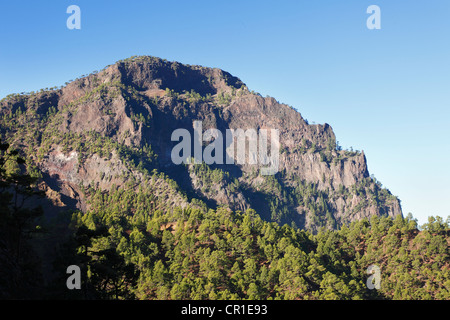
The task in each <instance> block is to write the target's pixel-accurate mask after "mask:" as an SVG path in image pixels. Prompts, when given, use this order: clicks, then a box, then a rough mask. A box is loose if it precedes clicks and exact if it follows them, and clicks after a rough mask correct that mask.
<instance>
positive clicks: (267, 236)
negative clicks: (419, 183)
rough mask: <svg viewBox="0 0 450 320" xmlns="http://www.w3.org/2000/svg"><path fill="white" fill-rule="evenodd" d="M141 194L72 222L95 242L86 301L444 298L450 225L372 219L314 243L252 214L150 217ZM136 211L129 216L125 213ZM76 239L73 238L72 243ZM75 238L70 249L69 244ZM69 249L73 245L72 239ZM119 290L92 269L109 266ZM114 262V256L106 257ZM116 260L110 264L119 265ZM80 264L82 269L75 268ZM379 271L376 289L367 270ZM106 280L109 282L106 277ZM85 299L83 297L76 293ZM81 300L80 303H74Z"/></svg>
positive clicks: (120, 197)
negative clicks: (91, 298)
mask: <svg viewBox="0 0 450 320" xmlns="http://www.w3.org/2000/svg"><path fill="white" fill-rule="evenodd" d="M145 198H146V195H144V194H141V193H138V194H135V193H129V192H126V191H120V190H116V191H115V192H114V194H112V195H107V194H103V195H100V194H98V195H97V196H96V197H95V200H94V201H93V203H92V204H93V209H92V210H91V211H90V212H88V213H87V214H86V215H82V214H75V215H74V222H75V225H76V228H75V230H78V231H77V232H80V230H81V231H82V232H85V233H86V232H87V230H90V231H89V232H91V234H100V233H101V231H102V230H108V232H107V233H103V234H102V236H96V237H92V239H91V240H90V242H89V246H87V247H86V246H80V245H76V246H75V248H77V249H78V255H80V254H85V253H86V252H87V256H88V259H85V260H84V261H87V262H85V266H86V268H85V270H87V273H86V274H87V276H86V277H85V278H84V279H85V283H84V286H86V287H87V288H90V289H89V290H91V291H90V292H89V294H90V295H91V296H100V297H109V298H116V297H117V298H125V299H126V298H134V299H449V298H450V269H449V249H448V240H449V238H448V234H449V227H450V226H449V221H447V222H444V221H443V220H442V219H441V218H430V222H429V223H428V224H426V225H425V226H423V230H422V231H419V229H418V228H417V225H416V222H415V221H414V220H413V219H412V217H410V216H409V217H407V218H401V217H397V218H396V219H395V220H392V219H390V218H387V217H383V218H378V217H373V218H372V219H371V220H370V221H369V220H367V219H364V220H361V221H358V222H354V223H352V224H351V225H349V226H344V227H343V228H342V229H341V230H339V231H325V230H321V231H320V232H319V233H318V234H317V235H313V234H311V233H309V232H307V231H303V230H299V229H294V228H292V227H290V226H288V225H284V226H279V225H278V224H276V223H269V222H265V221H263V220H261V218H260V217H259V216H258V215H257V214H256V213H255V212H254V211H252V210H248V211H246V212H243V213H240V212H231V211H229V210H227V209H224V208H219V209H218V210H209V211H206V212H205V211H201V210H198V209H185V210H181V209H177V210H174V211H173V212H170V213H169V212H166V213H162V212H161V211H159V210H156V211H155V210H152V207H151V204H150V202H147V203H146V202H145V201H142V200H144V199H145ZM135 205H139V209H137V210H136V211H132V210H130V209H131V208H133V207H134V206H135ZM74 239H75V240H76V238H74ZM75 240H74V241H75ZM75 242H76V241H75ZM103 252H109V253H110V255H113V257H115V260H114V261H118V262H120V264H119V265H120V266H121V268H123V270H125V269H127V268H128V269H127V270H128V273H125V271H121V270H122V269H118V270H115V271H114V272H115V273H114V274H115V277H116V278H117V277H119V276H120V277H119V278H120V281H117V282H116V283H120V286H118V287H117V286H113V285H109V286H108V285H106V286H105V285H104V281H106V280H105V279H102V274H101V273H99V271H96V270H97V269H100V270H101V269H102V268H101V267H100V265H103V267H104V268H107V267H110V266H111V262H109V260H108V259H107V258H104V257H102V255H99V253H103ZM110 259H111V258H110ZM118 262H117V263H118ZM80 263H81V261H80ZM371 264H376V265H378V266H379V267H380V268H381V277H382V279H381V289H380V290H369V289H368V288H367V286H366V283H365V281H366V279H367V275H366V274H365V271H366V269H367V267H368V266H369V265H371ZM108 279H109V278H108ZM81 294H82V292H80V295H81ZM79 298H82V297H81V296H80V297H79Z"/></svg>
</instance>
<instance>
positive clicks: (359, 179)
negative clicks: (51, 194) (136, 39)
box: [0, 57, 401, 231]
mask: <svg viewBox="0 0 450 320" xmlns="http://www.w3.org/2000/svg"><path fill="white" fill-rule="evenodd" d="M0 108H1V109H0V112H1V115H2V117H3V121H2V127H1V129H2V134H3V135H4V136H5V137H7V138H8V139H9V141H11V142H13V143H15V144H16V145H18V146H24V147H25V148H26V149H27V151H28V153H29V154H30V156H31V158H32V159H33V161H34V163H35V164H36V166H38V167H39V168H40V169H41V170H42V172H43V180H44V182H45V183H46V184H47V186H48V187H50V188H51V189H52V190H57V191H58V192H60V193H61V194H63V195H64V196H65V197H66V198H67V199H70V200H71V201H69V202H70V205H69V204H68V206H71V207H76V208H78V209H81V210H83V211H85V210H88V209H89V207H88V204H87V202H86V200H87V198H86V197H87V196H86V195H85V194H84V192H83V188H85V187H93V188H99V189H101V190H105V191H108V190H110V189H111V188H112V187H113V186H114V187H117V186H124V185H125V182H126V181H127V180H129V179H130V176H132V179H133V180H134V181H136V182H137V183H136V185H139V182H143V181H144V180H145V179H147V178H148V176H149V175H148V174H147V173H148V172H150V171H152V170H153V171H152V172H155V171H158V172H163V173H164V174H165V175H166V176H165V178H163V177H160V176H159V175H155V174H153V175H151V181H153V183H152V184H151V187H152V188H154V192H155V195H157V196H159V197H162V198H164V202H165V203H166V205H167V207H168V208H169V207H176V206H180V207H186V206H188V205H190V203H191V204H192V199H199V200H201V201H203V202H204V203H205V204H206V205H208V206H210V207H215V206H217V205H225V206H228V207H230V208H231V209H234V210H245V209H247V208H254V209H256V210H257V212H258V213H260V214H261V216H263V217H264V218H266V219H268V220H273V221H277V222H279V223H295V224H296V225H297V226H299V227H302V228H309V229H311V230H313V231H314V230H317V228H319V227H320V226H328V227H338V226H339V225H341V224H343V223H347V222H350V221H352V220H355V219H360V218H363V217H370V216H372V215H389V216H395V215H399V214H401V207H400V202H399V200H398V199H397V198H395V197H394V196H392V195H391V194H390V192H389V191H388V190H386V189H383V188H381V185H380V184H379V183H377V182H376V180H374V178H372V177H370V175H369V172H368V170H367V163H366V158H365V155H364V153H363V152H353V151H347V150H340V148H339V147H338V146H337V145H336V137H335V135H334V133H333V130H332V128H331V126H330V125H328V124H324V125H310V124H308V123H307V121H305V120H304V119H303V118H302V116H301V114H300V113H299V112H298V111H296V110H295V109H293V108H292V107H290V106H287V105H285V104H281V103H279V102H277V101H276V100H275V99H274V98H271V97H265V98H264V97H261V96H260V95H259V94H256V93H253V92H250V91H249V90H248V89H247V87H246V85H245V84H244V83H242V81H240V80H239V79H238V78H236V77H233V76H232V75H230V74H229V73H227V72H225V71H222V70H220V69H214V68H205V67H201V66H189V65H183V64H180V63H178V62H168V61H166V60H162V59H159V58H154V57H133V58H130V59H126V60H123V61H119V62H117V63H116V64H114V65H111V66H108V67H106V68H105V69H104V70H102V71H100V72H98V73H95V74H91V75H88V76H85V77H83V78H80V79H77V80H75V81H73V82H71V83H69V84H67V85H66V86H65V87H63V88H61V89H58V90H46V91H44V90H43V91H41V92H39V93H32V94H21V95H10V96H8V97H7V98H6V99H3V100H2V101H1V102H0ZM24 118H25V119H24ZM6 119H16V120H15V122H14V125H12V124H8V122H7V121H6ZM193 121H202V124H203V130H207V129H209V128H217V129H219V130H220V131H221V132H225V130H227V129H243V130H246V129H255V130H256V131H257V132H258V130H260V129H277V130H279V142H280V155H279V159H280V163H279V170H278V171H279V172H278V173H277V174H276V175H275V176H271V177H263V176H260V175H258V170H257V168H256V169H255V166H254V165H249V164H243V165H238V164H229V165H211V166H201V167H196V166H199V165H192V164H191V165H175V164H174V163H173V161H172V160H171V152H172V149H173V147H174V145H175V144H176V143H178V142H174V141H172V139H171V135H172V133H173V131H174V130H176V129H180V128H185V129H187V130H188V131H189V132H191V133H193ZM27 128H28V130H29V131H30V132H31V131H34V133H33V137H35V138H36V140H37V142H30V140H31V138H30V137H29V135H31V133H29V135H26V134H25V135H23V132H24V130H25V132H28V131H27ZM21 132H22V135H21V134H20V133H21ZM105 149H106V151H105ZM123 150H128V151H127V152H130V153H132V156H130V157H128V158H126V157H124V156H123V155H124V152H125V151H123ZM143 150H144V151H145V152H143ZM149 150H151V151H149ZM136 159H138V160H139V161H137V162H140V165H137V166H136V165H134V164H136V163H135V162H136ZM130 162H131V163H134V164H133V165H131V164H130ZM146 172H147V173H146ZM145 177H147V178H145ZM145 181H149V180H145ZM170 181H176V183H177V185H178V186H177V187H174V185H173V184H172V183H171V182H170ZM167 190H171V191H170V192H167ZM66 202H67V201H66Z"/></svg>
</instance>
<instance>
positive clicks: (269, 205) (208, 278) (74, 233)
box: [0, 56, 450, 311]
mask: <svg viewBox="0 0 450 320" xmlns="http://www.w3.org/2000/svg"><path fill="white" fill-rule="evenodd" d="M199 121H201V127H202V129H203V131H204V132H202V135H203V134H204V135H205V136H206V135H207V132H209V133H212V132H215V133H216V134H217V133H218V132H219V133H224V134H222V138H223V136H226V133H227V132H229V131H227V130H231V129H235V130H239V129H242V130H245V132H250V133H251V132H252V131H251V130H254V133H255V135H256V137H257V138H258V139H261V140H259V142H261V141H262V142H264V141H265V140H264V139H262V138H261V137H264V135H263V132H266V131H264V130H268V131H267V133H268V132H270V141H271V142H272V141H275V142H276V143H275V144H272V143H270V156H268V154H266V156H267V157H264V152H263V153H262V155H263V156H262V157H260V158H258V160H259V162H258V161H256V164H253V163H251V159H252V157H251V154H246V155H245V157H244V159H243V160H245V161H239V160H240V159H239V152H238V151H237V153H236V157H235V158H232V159H226V160H227V161H225V164H220V163H213V162H211V163H210V161H209V160H210V159H209V158H208V157H207V156H208V152H207V151H208V150H209V151H211V150H212V148H211V146H212V145H214V146H216V148H214V152H211V153H210V155H211V156H212V154H213V153H214V158H216V156H217V155H218V154H220V153H221V152H225V153H226V151H227V149H228V147H230V145H232V144H231V143H229V141H226V139H225V143H224V144H222V146H221V147H220V141H222V142H223V139H220V135H219V134H217V135H216V136H215V139H211V140H214V141H209V140H208V139H206V140H207V141H198V142H197V144H196V142H195V141H196V140H195V138H196V137H197V135H198V134H199V131H198V127H197V124H199ZM180 129H184V131H183V130H181V131H180ZM209 129H217V130H216V131H214V130H209ZM269 129H270V130H269ZM272 129H276V130H278V131H273V130H272ZM177 130H178V131H177ZM208 130H209V131H208ZM176 132H177V133H180V132H181V133H184V134H186V133H187V134H189V135H190V136H191V137H192V136H193V137H194V139H191V141H188V142H189V143H187V144H186V145H187V146H190V147H191V148H190V149H191V151H192V152H191V153H190V154H189V152H187V154H186V155H184V154H183V157H182V158H183V159H187V158H189V156H192V154H194V156H196V150H197V151H199V150H200V151H203V154H202V155H203V156H205V155H206V156H205V157H203V158H204V159H203V160H205V161H204V162H201V163H195V162H192V161H189V162H186V163H180V164H177V161H174V150H176V149H177V147H179V146H180V144H181V143H182V142H183V143H184V140H183V141H180V140H177V139H176V136H177V135H176V134H175V139H174V133H176ZM255 135H252V134H250V135H249V137H250V139H249V140H248V142H247V143H245V145H248V146H249V147H250V146H251V144H252V143H253V142H254V141H256V138H255ZM258 135H259V137H258ZM273 137H277V138H278V139H274V140H272V138H273ZM200 142H202V143H203V142H204V145H203V144H200ZM183 145H184V144H183ZM260 146H261V144H258V147H260ZM200 147H202V148H201V149H200ZM238 148H239V145H238ZM187 149H189V148H186V149H185V150H186V151H187ZM267 151H269V150H267ZM277 151H278V152H277ZM225 153H223V155H224V154H225ZM175 155H176V153H175ZM197 155H198V154H197ZM223 155H222V156H223ZM273 155H278V161H274V162H272V164H276V166H274V167H275V168H276V170H275V171H272V172H269V174H267V170H266V171H264V170H263V169H266V164H265V163H264V162H263V160H270V161H272V160H273V159H276V157H272V156H273ZM194 158H195V159H197V160H199V159H198V157H197V156H196V157H194ZM225 158H226V157H225ZM217 159H220V157H217ZM228 160H231V161H228ZM241 160H242V159H241ZM270 161H269V163H271V162H270ZM219 162H220V161H219ZM228 162H230V163H228ZM208 163H209V164H208ZM227 163H228V164H227ZM449 224H450V219H449V218H447V220H446V221H444V220H443V219H442V218H440V217H437V218H434V217H430V219H429V223H428V224H426V225H424V226H422V227H421V229H419V227H418V226H417V221H416V220H414V219H413V218H412V215H408V216H407V217H406V218H404V217H403V216H402V212H401V207H400V201H399V200H398V199H397V198H396V197H394V196H393V195H392V194H391V193H390V192H389V190H387V189H385V188H383V187H382V186H381V184H380V183H379V182H378V181H377V180H376V179H375V178H374V177H373V176H371V175H370V174H369V172H368V168H367V162H366V157H365V155H364V153H363V152H359V151H353V150H351V151H349V150H342V148H341V147H339V145H338V143H337V140H336V137H335V135H334V133H333V130H332V128H331V127H330V126H329V125H328V124H324V125H310V124H309V123H308V122H307V121H306V120H305V119H303V118H302V116H301V114H300V113H299V112H298V111H296V110H295V109H293V108H292V107H290V106H287V105H285V104H282V103H279V102H277V101H276V100H275V99H274V98H270V97H261V96H260V95H259V94H257V93H255V92H252V91H249V90H248V88H247V86H246V85H245V84H244V83H243V82H242V81H241V80H239V79H238V78H236V77H234V76H232V75H230V74H229V73H227V72H225V71H222V70H220V69H214V68H206V67H201V66H189V65H183V64H180V63H177V62H168V61H166V60H163V59H159V58H154V57H147V56H145V57H132V58H130V59H126V60H123V61H119V62H117V63H115V64H114V65H111V66H108V67H106V68H105V69H103V70H101V71H100V72H95V73H93V74H90V75H87V76H83V77H81V78H79V79H76V80H74V81H70V82H69V83H67V84H66V85H65V86H63V87H61V88H50V89H43V90H40V92H31V93H21V94H11V95H9V96H7V97H6V98H4V99H2V100H1V101H0V299H43V298H44V299H164V300H166V299H177V300H178V299H213V300H216V299H226V300H230V299H233V300H235V299H252V300H256V299H263V300H268V299H313V300H317V299H442V300H446V299H447V300H448V299H449V297H450V289H449V288H450V272H449V268H450V264H449V261H450V260H449V244H450V239H449V235H450V233H449V232H450V231H449ZM68 267H70V268H69V269H68ZM77 267H78V268H79V270H80V272H79V276H80V278H79V286H78V285H77V284H76V281H75V282H71V281H72V280H73V279H75V278H74V277H73V276H75V275H76V271H70V270H76V269H77ZM68 270H69V271H68ZM370 270H375V273H374V274H372V275H370V278H369V275H368V271H370ZM70 272H75V273H74V274H72V275H70ZM377 272H378V273H377ZM370 279H372V280H375V284H376V285H375V284H374V283H373V282H370V281H371V280H370ZM369 280H370V281H369ZM69 284H70V285H69ZM71 285H72V286H73V287H77V286H78V287H77V288H78V289H79V290H74V289H71ZM172 309H174V310H176V308H172ZM170 311H173V310H170Z"/></svg>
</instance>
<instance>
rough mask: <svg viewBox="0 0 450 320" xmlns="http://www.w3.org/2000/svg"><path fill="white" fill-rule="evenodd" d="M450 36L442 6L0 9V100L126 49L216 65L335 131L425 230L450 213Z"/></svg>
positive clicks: (47, 5) (352, 2) (13, 5)
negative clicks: (72, 18)
mask: <svg viewBox="0 0 450 320" xmlns="http://www.w3.org/2000/svg"><path fill="white" fill-rule="evenodd" d="M72 4H75V5H78V6H79V7H80V8H81V30H69V29H68V28H67V27H66V20H67V18H68V17H69V14H67V13H66V9H67V7H68V6H69V5H72ZM373 4H374V5H378V6H379V7H380V9H381V29H380V30H369V29H368V28H367V27H366V20H367V18H368V17H369V14H367V13H366V9H367V7H368V6H370V5H373ZM449 39H450V1H448V0H428V1H424V0H420V1H413V0H409V1H407V0H389V1H385V0H370V1H366V0H348V1H336V0H315V1H299V0H296V1H261V0H258V1H235V0H227V1H211V0H208V1H195V0H193V1H173V0H172V1H138V0H129V1H92V0H89V1H82V0H71V1H65V0H55V1H8V2H6V1H2V3H1V4H0V98H2V97H4V96H6V95H7V94H9V93H13V92H22V91H34V90H39V89H40V88H45V87H52V86H59V85H62V84H64V83H65V82H66V81H68V80H71V79H75V78H77V77H79V76H81V75H83V74H88V73H90V72H92V71H94V70H99V69H102V68H103V67H104V66H106V65H108V64H112V63H114V62H116V61H117V60H120V59H123V58H127V57H129V56H132V55H152V56H158V57H161V58H166V59H168V60H176V61H179V62H182V63H187V64H199V65H204V66H210V67H219V68H222V69H224V70H226V71H228V72H230V73H232V74H233V75H235V76H237V77H239V78H240V79H241V80H242V81H244V82H245V83H246V84H247V86H248V87H249V88H250V89H251V90H255V91H257V92H260V93H261V94H262V95H263V96H265V95H269V96H273V97H275V98H276V99H277V100H278V101H280V102H283V103H287V104H289V105H291V106H293V107H295V108H296V109H297V110H299V112H300V113H301V114H302V115H303V116H304V117H305V118H307V119H308V120H309V122H310V123H312V122H315V123H325V122H326V123H328V124H330V125H331V126H332V127H333V129H334V131H335V134H336V136H337V139H338V140H339V142H340V144H341V145H342V146H343V147H344V148H349V147H350V146H351V147H353V148H354V149H358V150H364V152H365V154H366V157H367V159H368V166H369V171H370V173H371V174H374V175H375V176H376V178H377V179H378V180H380V181H381V182H382V183H383V185H384V186H385V187H387V188H388V189H389V190H391V192H392V193H393V194H395V195H396V196H398V197H399V198H400V200H401V201H402V207H403V211H404V213H405V214H406V213H408V212H412V214H413V216H414V217H415V218H417V219H418V220H419V223H424V222H426V220H427V217H428V216H429V215H439V216H442V217H447V216H448V215H450V209H449V205H448V204H447V199H449V198H450V197H449V196H450V170H449V167H448V164H449V158H450V139H449V138H450V126H449V124H448V121H449V119H450V41H449Z"/></svg>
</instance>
